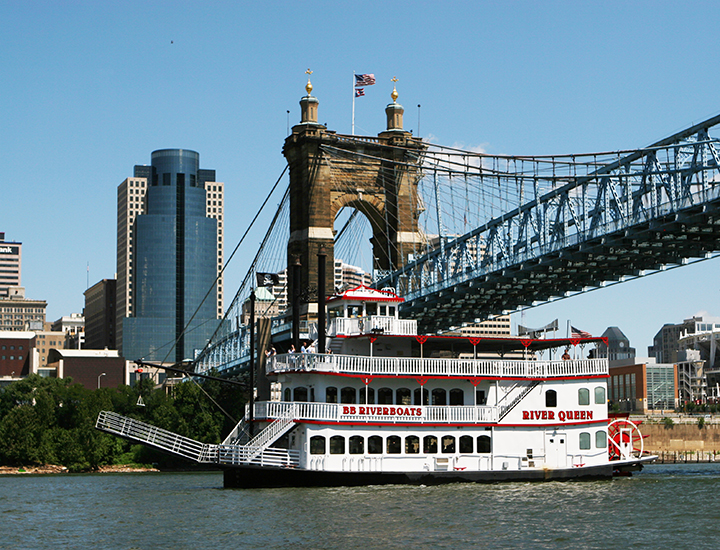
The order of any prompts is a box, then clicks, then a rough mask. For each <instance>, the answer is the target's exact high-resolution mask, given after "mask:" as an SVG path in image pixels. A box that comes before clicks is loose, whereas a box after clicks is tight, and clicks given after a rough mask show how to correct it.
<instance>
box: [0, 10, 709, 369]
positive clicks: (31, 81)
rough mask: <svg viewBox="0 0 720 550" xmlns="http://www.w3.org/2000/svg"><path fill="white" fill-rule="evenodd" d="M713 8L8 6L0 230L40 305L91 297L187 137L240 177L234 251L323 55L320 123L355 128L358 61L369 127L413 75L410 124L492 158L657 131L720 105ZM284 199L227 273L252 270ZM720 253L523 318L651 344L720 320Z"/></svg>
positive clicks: (588, 147) (627, 140)
mask: <svg viewBox="0 0 720 550" xmlns="http://www.w3.org/2000/svg"><path fill="white" fill-rule="evenodd" d="M719 16H720V4H719V3H716V2H683V3H679V2H662V1H655V2H523V1H515V2H483V1H473V2H402V1H397V2H391V3H388V2H374V1H364V2H357V3H354V4H353V5H349V3H341V2H325V1H315V2H311V3H306V2H273V1H266V2H252V3H250V2H178V1H176V2H152V1H150V2H134V1H126V2H94V1H87V2H36V1H32V0H30V1H26V2H2V3H0V20H1V21H3V33H2V34H0V75H2V82H3V87H2V92H1V93H0V128H2V146H1V148H0V151H2V155H1V159H2V164H3V168H4V169H3V171H2V176H0V178H2V179H1V180H0V181H2V194H1V197H2V198H1V200H0V231H4V232H5V233H6V238H7V239H8V240H16V241H20V242H22V243H23V273H22V282H23V285H24V286H25V287H26V292H27V297H29V298H34V299H45V300H47V301H48V319H49V320H54V319H57V318H58V317H60V316H61V315H67V314H69V313H71V312H77V311H81V310H82V307H83V294H82V293H83V291H84V290H85V289H86V280H87V273H86V266H87V264H88V263H89V265H90V284H93V283H94V282H96V281H98V280H99V279H101V278H108V277H113V275H114V272H115V239H116V234H115V231H116V229H115V224H116V218H115V212H116V188H117V186H118V184H120V182H121V181H122V180H124V179H125V178H126V177H128V176H131V175H132V169H133V166H134V165H135V164H148V163H149V162H150V153H151V152H152V151H153V150H156V149H162V148H186V149H193V150H195V151H198V152H199V153H200V159H201V165H202V167H203V168H214V169H216V170H217V174H218V179H219V180H220V181H223V182H225V184H226V242H227V243H228V247H230V245H231V244H234V243H236V242H237V241H238V240H239V238H240V236H241V235H242V233H243V232H244V231H245V228H246V224H247V223H248V221H249V219H251V218H252V216H253V215H254V214H255V211H256V209H257V208H258V206H259V205H260V204H261V202H262V201H263V199H264V198H265V194H266V192H267V190H268V189H269V188H270V187H271V186H272V184H273V183H274V182H275V180H276V179H277V177H278V176H279V175H280V173H281V172H282V169H283V167H284V165H285V161H284V157H283V156H282V154H281V148H282V144H283V140H284V139H285V137H286V135H287V111H288V110H289V111H290V123H291V124H294V123H296V122H298V121H299V106H298V101H299V99H300V97H301V96H302V95H304V85H305V82H306V76H305V74H304V71H305V69H307V68H308V67H310V68H312V70H313V71H314V73H313V75H312V82H313V86H314V90H313V95H315V96H316V97H317V98H318V99H319V101H320V106H319V119H320V122H323V123H327V125H328V127H329V128H330V129H333V130H336V131H338V132H340V133H349V132H350V125H351V105H352V96H351V83H352V73H353V71H356V72H358V73H374V74H375V76H376V78H377V81H378V84H377V85H375V86H373V87H371V88H368V89H367V90H366V92H367V95H366V96H365V97H363V98H360V99H358V100H357V103H356V133H358V134H366V135H374V134H377V133H378V132H380V131H382V130H383V129H384V123H385V121H384V116H385V115H384V107H385V105H386V104H387V103H389V102H390V97H389V94H390V92H391V91H392V83H391V82H390V79H391V78H392V77H393V76H397V77H398V79H399V82H398V84H397V87H398V91H399V93H400V97H399V99H398V102H399V103H401V104H403V105H404V106H405V109H406V113H405V128H406V129H413V130H415V133H416V134H417V124H418V113H417V105H418V104H421V105H422V107H421V114H420V117H421V119H420V124H421V127H420V134H421V135H422V136H424V137H430V138H431V139H432V140H433V141H434V142H436V143H441V144H444V145H455V146H460V147H464V148H478V147H482V148H483V149H484V150H486V151H487V152H489V153H502V154H527V155H532V154H548V153H556V154H561V153H581V152H593V151H608V150H617V149H628V148H634V147H641V146H644V145H648V144H649V143H651V142H654V141H656V140H658V139H661V138H663V137H665V136H667V135H670V134H672V133H673V132H675V131H678V130H680V129H683V128H685V127H687V126H689V125H691V124H692V123H694V122H698V121H701V120H704V119H706V118H709V117H710V116H713V115H715V114H717V113H718V112H720V102H718V100H717V90H718V88H719V86H718V84H719V80H720V71H718V63H719V62H718V61H717V56H716V55H714V53H713V52H714V48H713V46H714V38H715V36H716V33H717V28H716V21H717V20H718V19H719ZM270 215H271V212H270V213H268V215H267V216H266V217H265V218H264V220H263V223H261V224H260V225H259V229H258V230H257V231H255V232H254V233H253V234H251V236H250V238H249V239H248V241H247V243H248V244H246V245H244V246H243V247H242V248H241V249H240V252H239V254H240V256H239V258H238V259H237V260H235V261H234V262H233V266H232V267H231V268H230V269H229V272H228V277H227V278H226V281H227V282H226V287H227V288H228V289H229V292H228V295H226V301H229V299H230V298H231V296H229V294H230V293H231V292H234V290H235V288H236V287H237V283H236V282H235V281H238V282H239V278H240V277H241V275H242V274H243V273H244V272H245V270H246V269H247V265H248V262H249V259H250V258H251V257H252V255H253V254H254V252H255V249H256V248H257V243H258V242H259V240H260V239H261V238H262V233H263V232H264V230H265V228H266V227H267V224H268V220H269V216H270ZM718 265H720V264H718V260H713V261H708V262H703V263H702V264H699V265H697V266H691V267H685V268H681V269H677V270H674V271H672V272H668V273H663V274H660V275H654V276H651V277H649V278H645V279H641V280H637V281H633V282H629V283H624V284H622V285H617V286H615V287H612V288H607V289H603V290H600V291H596V292H592V293H589V294H587V295H585V296H581V297H576V298H572V299H569V300H562V301H560V302H557V303H554V304H551V305H547V306H542V307H540V308H536V309H534V310H529V311H527V312H526V313H525V314H524V316H523V318H522V319H520V316H518V317H517V322H521V323H522V324H526V325H530V326H539V325H542V324H545V323H546V322H549V321H551V320H552V319H554V318H556V317H559V318H560V322H561V324H563V325H564V323H565V321H566V320H567V319H570V320H571V321H572V324H573V325H575V326H577V327H579V328H582V329H584V330H587V331H590V332H592V333H593V334H600V333H602V332H603V330H604V329H605V328H606V327H607V326H610V325H617V326H619V327H620V328H621V329H622V330H623V331H624V332H625V333H626V334H627V335H628V336H629V337H630V339H631V343H632V345H634V346H635V347H636V348H638V354H639V355H645V354H646V347H647V345H649V344H650V343H651V338H652V336H653V335H654V334H655V332H657V330H658V329H659V328H660V327H661V326H662V324H663V323H665V322H679V321H681V320H682V319H683V318H686V317H689V316H691V315H693V314H696V313H698V312H702V311H706V312H708V313H710V314H711V315H720V303H719V301H720V293H719V290H720V289H719V288H718V284H717V276H716V273H717V268H718Z"/></svg>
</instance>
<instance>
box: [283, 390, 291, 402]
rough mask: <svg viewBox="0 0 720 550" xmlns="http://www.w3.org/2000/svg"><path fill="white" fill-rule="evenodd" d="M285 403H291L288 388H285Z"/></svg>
mask: <svg viewBox="0 0 720 550" xmlns="http://www.w3.org/2000/svg"><path fill="white" fill-rule="evenodd" d="M285 401H292V394H291V393H290V388H285Z"/></svg>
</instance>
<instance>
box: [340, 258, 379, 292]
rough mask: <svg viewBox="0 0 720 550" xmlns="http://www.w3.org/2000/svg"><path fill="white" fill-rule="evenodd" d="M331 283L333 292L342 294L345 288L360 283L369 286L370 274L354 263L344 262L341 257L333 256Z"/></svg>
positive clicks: (347, 288)
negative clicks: (333, 288)
mask: <svg viewBox="0 0 720 550" xmlns="http://www.w3.org/2000/svg"><path fill="white" fill-rule="evenodd" d="M333 284H334V285H335V293H336V294H342V293H343V292H345V291H346V290H349V289H351V288H356V287H358V286H360V285H363V286H370V285H371V284H372V276H371V275H370V274H369V273H365V271H364V270H363V269H362V268H360V267H358V266H356V265H350V264H346V263H345V262H344V261H342V260H341V259H339V258H335V265H334V271H333Z"/></svg>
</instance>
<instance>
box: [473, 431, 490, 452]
mask: <svg viewBox="0 0 720 550" xmlns="http://www.w3.org/2000/svg"><path fill="white" fill-rule="evenodd" d="M477 452H478V453H491V452H492V440H491V439H490V436H489V435H479V436H478V438H477Z"/></svg>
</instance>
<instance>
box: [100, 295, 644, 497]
mask: <svg viewBox="0 0 720 550" xmlns="http://www.w3.org/2000/svg"><path fill="white" fill-rule="evenodd" d="M400 302H402V298H400V297H398V296H397V295H396V294H394V293H393V292H392V291H390V290H384V291H379V290H374V289H370V288H367V287H362V286H361V287H358V288H355V289H353V290H350V291H347V292H345V293H344V294H342V295H340V296H334V297H332V298H330V299H328V314H329V318H330V322H329V330H328V336H329V337H330V338H331V340H330V346H329V349H330V352H329V353H327V354H315V353H289V354H278V355H274V356H272V357H269V358H268V360H267V366H266V368H267V374H268V376H270V377H273V378H274V379H275V381H276V382H277V384H276V388H277V390H278V391H276V392H275V393H274V394H275V395H276V399H277V400H270V401H264V402H256V403H255V404H254V407H253V408H254V410H253V414H252V418H253V422H252V423H250V422H248V421H247V418H248V417H250V415H249V414H246V419H243V421H242V422H240V423H239V424H238V425H237V427H236V428H235V430H233V432H232V433H231V434H230V435H229V436H228V437H227V438H226V439H225V441H224V442H223V443H222V444H220V445H210V444H203V443H199V442H197V441H193V440H190V439H187V438H184V437H181V436H178V435H176V434H172V433H170V432H166V431H164V430H160V429H158V428H155V427H153V426H150V425H148V424H144V423H142V422H138V421H135V420H131V419H128V418H124V417H120V416H119V415H115V414H114V413H109V412H103V413H101V415H100V417H99V418H98V423H97V427H98V428H99V429H101V430H104V431H107V432H110V433H114V434H116V435H119V436H122V437H126V438H129V439H132V440H135V441H141V442H143V443H146V444H148V445H151V446H154V447H157V448H161V449H163V450H165V451H168V452H171V453H174V454H178V455H182V456H185V457H187V458H191V459H193V460H195V461H197V462H202V463H214V464H217V465H218V466H220V467H222V468H223V469H224V472H225V474H224V480H225V486H226V487H280V486H314V485H322V486H333V485H372V484H388V483H416V484H436V483H448V482H457V481H502V480H551V479H571V478H598V477H611V476H612V475H613V474H614V473H615V474H617V473H627V472H629V471H631V470H634V469H640V468H642V464H643V463H644V462H648V461H651V460H654V458H655V457H653V456H648V455H646V454H645V453H644V452H643V448H642V436H641V435H640V434H639V431H638V429H637V426H636V425H634V424H632V423H631V422H629V421H627V420H614V421H610V419H609V418H608V411H607V378H608V363H607V359H570V360H562V359H560V360H549V361H543V360H537V359H536V356H537V354H536V352H540V351H543V350H546V349H559V348H564V347H566V346H577V345H579V344H586V343H592V342H596V341H599V340H600V339H599V338H582V339H541V340H532V339H519V338H480V337H477V338H474V337H467V336H428V335H418V334H417V325H416V323H415V321H413V320H407V319H400V318H399V317H398V308H397V305H398V304H399V303H400ZM558 355H559V353H558ZM248 413H249V411H248ZM251 424H252V426H251Z"/></svg>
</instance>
